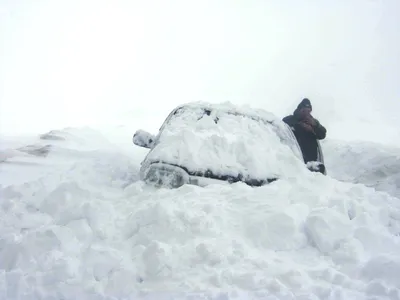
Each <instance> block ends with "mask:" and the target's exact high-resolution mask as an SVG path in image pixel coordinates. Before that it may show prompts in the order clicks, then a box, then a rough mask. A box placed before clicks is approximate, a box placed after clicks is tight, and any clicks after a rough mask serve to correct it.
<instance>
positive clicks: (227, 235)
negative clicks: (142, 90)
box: [0, 117, 400, 300]
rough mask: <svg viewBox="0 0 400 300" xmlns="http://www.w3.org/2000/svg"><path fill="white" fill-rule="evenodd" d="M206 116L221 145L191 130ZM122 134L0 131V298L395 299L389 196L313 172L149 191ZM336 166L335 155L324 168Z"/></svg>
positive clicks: (395, 234)
mask: <svg viewBox="0 0 400 300" xmlns="http://www.w3.org/2000/svg"><path fill="white" fill-rule="evenodd" d="M203 122H204V123H203ZM232 122H239V121H236V119H229V118H227V119H225V120H223V118H222V119H221V124H222V125H223V126H226V127H224V128H229V126H230V124H232ZM241 122H243V123H242V125H243V126H248V128H249V131H251V130H254V131H252V134H253V135H254V136H255V135H257V134H259V131H260V130H261V129H260V128H255V127H253V126H251V122H250V121H241ZM212 123H213V120H212V117H209V118H204V120H203V121H202V122H200V123H199V125H198V126H199V127H198V131H197V132H199V134H200V133H201V134H203V135H204V136H206V137H208V138H210V139H212V138H213V139H216V140H219V141H220V139H221V136H219V135H218V134H217V130H218V129H217V128H215V129H214V131H212V132H209V131H208V130H204V131H202V128H205V127H206V125H204V124H207V126H209V125H210V124H212ZM202 126H204V127H202ZM243 128H244V127H243ZM120 134H121V133H119V131H116V132H114V133H113V131H112V130H109V131H108V132H107V134H105V133H104V134H103V133H101V132H98V131H95V130H92V129H89V128H81V129H78V128H75V129H74V128H68V129H65V130H60V131H55V132H52V133H51V134H50V133H49V134H46V135H44V136H42V137H41V138H31V139H20V140H18V141H16V140H10V139H3V140H2V141H1V145H2V146H1V147H2V155H3V156H2V157H3V161H2V163H0V182H1V186H0V198H1V202H0V299H138V298H140V299H238V298H241V299H245V298H246V299H254V298H257V299H335V300H336V299H400V281H399V279H398V278H399V276H398V270H399V268H400V256H399V253H400V239H399V235H400V202H399V199H398V198H396V197H394V196H392V195H390V194H388V193H386V192H383V191H377V190H375V189H374V188H370V187H366V186H365V185H363V184H361V183H351V182H342V181H339V180H336V179H334V178H332V177H330V176H323V175H321V174H318V173H312V172H306V173H304V174H299V175H297V176H295V175H293V176H291V177H288V178H283V179H281V180H278V181H276V182H273V183H271V184H269V185H266V186H263V187H259V188H252V187H249V186H247V185H245V184H243V183H235V184H232V185H219V184H212V185H209V186H206V187H204V188H202V187H198V186H192V185H184V186H182V187H181V188H179V189H176V190H171V189H163V188H158V189H155V188H154V187H151V186H147V185H145V184H144V183H143V182H141V181H140V180H138V170H139V164H140V161H141V160H142V159H143V157H144V155H145V154H146V153H147V152H146V151H144V152H143V148H139V147H136V146H134V145H133V144H132V139H131V138H129V136H127V138H126V139H125V137H124V141H117V140H118V138H116V137H117V136H119V135H120ZM174 134H175V132H173V131H171V132H170V133H169V135H168V137H169V138H173V137H176V138H177V142H179V143H183V141H182V140H178V136H177V135H176V134H175V135H174ZM185 134H186V135H188V136H189V138H188V139H187V140H184V141H186V142H188V141H193V139H191V138H190V135H191V133H190V132H186V133H185ZM239 134H243V135H244V132H239ZM226 139H227V140H226V141H221V145H228V140H229V141H232V142H235V143H236V144H234V145H235V147H239V145H241V147H242V148H240V147H239V148H240V151H245V150H246V149H247V148H246V147H250V146H251V145H254V143H253V144H246V143H250V142H251V141H250V139H249V140H246V141H245V142H246V143H245V142H244V141H243V142H242V141H235V140H234V139H233V137H231V136H229V135H228V137H226ZM271 141H273V142H275V141H276V140H274V139H272V140H271ZM125 142H126V143H129V145H128V144H124V143H125ZM271 143H272V142H271ZM332 143H333V142H332ZM28 145H34V146H29V147H26V146H28ZM336 145H337V146H338V147H339V148H340V144H339V143H337V144H336ZM183 146H184V145H183V144H182V147H183ZM198 146H199V145H196V144H195V145H193V144H188V145H186V147H187V149H189V150H191V151H194V150H198V148H197V147H198ZM265 147H266V148H263V147H257V149H259V150H257V151H264V150H265V151H268V149H269V148H268V147H269V146H265ZM271 147H272V145H271ZM21 149H22V150H21ZM35 149H36V150H35ZM38 149H39V150H38ZM40 149H45V151H42V150H40ZM327 149H328V150H329V149H332V147H331V148H329V147H327ZM145 150H146V149H145ZM235 150H236V151H238V150H239V149H238V148H235ZM355 150H356V145H355V146H354V148H353V151H355ZM233 151H234V149H232V153H233ZM42 153H45V155H42ZM188 155H189V151H188ZM197 155H199V156H200V157H201V155H202V154H201V153H197ZM253 155H254V156H257V155H259V157H262V154H260V153H253ZM359 155H360V156H363V155H366V156H371V155H377V156H378V155H379V154H377V153H374V152H371V153H370V152H367V153H364V152H362V153H361V152H360V153H359ZM199 156H196V155H195V156H194V157H199ZM326 157H327V158H329V157H331V159H333V157H335V156H332V153H331V152H330V151H326ZM210 159H220V157H218V155H216V156H215V157H212V158H210ZM248 159H249V160H250V162H251V163H255V162H256V160H253V158H248ZM377 160H379V158H377ZM360 161H362V159H360V160H359V163H360ZM279 162H280V164H281V165H282V164H283V166H282V168H283V167H285V168H287V169H288V170H293V168H294V167H293V164H294V165H295V164H296V160H295V159H292V160H290V161H288V162H285V160H283V159H280V160H279ZM249 165H251V164H249ZM368 166H369V165H365V166H363V167H364V168H365V170H366V169H367V167H368ZM345 167H346V166H344V165H343V163H342V161H341V160H340V159H339V158H337V160H336V161H334V162H332V164H331V167H330V170H331V173H332V174H340V172H341V171H340V170H341V168H345ZM393 189H395V187H393Z"/></svg>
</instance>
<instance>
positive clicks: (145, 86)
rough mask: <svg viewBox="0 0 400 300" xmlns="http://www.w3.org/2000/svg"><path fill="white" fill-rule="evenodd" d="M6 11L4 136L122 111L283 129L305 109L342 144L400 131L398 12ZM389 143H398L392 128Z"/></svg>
mask: <svg viewBox="0 0 400 300" xmlns="http://www.w3.org/2000/svg"><path fill="white" fill-rule="evenodd" d="M0 7H1V8H0V132H1V133H17V132H28V131H43V130H46V129H49V128H58V127H63V126H76V125H83V124H91V123H96V122H99V121H106V120H107V115H108V114H113V115H115V114H116V113H117V112H118V111H129V112H130V113H131V115H132V117H135V115H136V114H142V113H143V114H148V113H149V111H153V112H154V116H160V117H159V118H161V120H160V122H161V121H162V119H163V118H164V116H165V115H166V114H167V113H168V112H169V111H170V110H171V109H172V108H173V107H174V106H176V105H178V104H180V103H182V102H190V101H197V100H203V101H210V102H223V101H231V102H233V103H237V104H243V103H246V104H250V105H252V106H255V107H261V108H265V109H267V110H269V111H272V112H274V113H276V114H277V115H279V116H282V117H283V116H284V115H285V114H288V113H291V112H292V111H293V109H294V108H295V106H296V105H297V103H298V102H299V101H300V100H301V99H302V98H303V97H309V98H310V99H311V101H312V103H313V105H314V112H313V113H314V115H315V117H317V118H319V119H320V121H321V122H323V123H325V124H326V125H327V126H328V130H329V129H330V132H331V133H332V135H333V136H334V137H338V136H340V135H341V134H342V130H345V131H346V133H347V134H350V133H351V132H352V130H353V134H357V130H359V129H363V130H364V131H365V132H364V135H365V137H367V136H368V130H369V129H370V128H378V127H379V128H380V129H379V131H381V132H382V130H381V128H382V125H385V124H386V125H394V126H397V123H396V122H395V121H396V120H395V118H396V117H397V112H398V111H399V109H400V84H399V82H400V80H399V79H400V35H399V34H398V30H399V28H400V21H399V20H400V1H398V0H381V1H373V0H338V1H328V0H324V1H322V0H290V1H289V0H276V1H275V0H270V1H267V0H265V1H262V0H243V1H238V0H236V1H233V0H232V1H228V0H226V1H225V0H214V1H203V0H202V1H189V0H181V1H176V0H169V1H161V0H154V1H145V0H143V1H135V0H132V1H128V0H126V1H122V0H116V1H105V0H100V1H89V0H84V1H78V0H72V1H70V0H68V1H55V0H41V1H22V0H20V1H11V0H10V1H5V0H0ZM371 121H374V122H375V123H374V124H371ZM350 122H353V123H350ZM354 124H356V125H354ZM157 125H158V124H157ZM346 126H347V128H346ZM349 127H352V128H349ZM349 132H350V133H349ZM343 134H344V132H343ZM385 134H386V136H387V139H390V138H393V137H400V135H399V134H398V128H397V127H396V128H395V127H393V126H392V127H390V128H388V130H387V131H385ZM380 135H382V133H380Z"/></svg>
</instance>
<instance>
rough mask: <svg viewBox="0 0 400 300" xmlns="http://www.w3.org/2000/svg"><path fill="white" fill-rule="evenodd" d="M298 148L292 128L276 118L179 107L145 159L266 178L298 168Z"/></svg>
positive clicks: (231, 174)
mask: <svg viewBox="0 0 400 300" xmlns="http://www.w3.org/2000/svg"><path fill="white" fill-rule="evenodd" d="M298 151H299V149H298V146H297V144H296V143H295V140H294V138H293V135H291V132H290V130H289V129H288V128H287V127H285V125H284V124H282V123H281V122H280V120H277V119H276V118H272V117H271V118H263V117H260V116H257V115H256V114H253V115H249V114H244V113H240V112H237V111H230V110H223V109H212V108H205V107H182V108H179V109H177V110H176V111H175V112H174V113H173V114H172V116H170V117H169V119H168V120H167V121H166V123H165V124H164V125H163V127H162V128H161V130H160V133H159V137H158V141H157V145H156V147H155V148H154V149H153V151H152V152H151V153H149V157H148V158H149V159H150V160H157V161H163V162H167V163H171V164H176V165H180V166H185V168H187V169H189V170H192V171H200V172H206V171H211V172H213V173H214V174H225V175H229V176H238V175H240V176H244V177H250V178H266V177H277V176H278V177H282V175H284V174H287V175H289V174H290V173H292V172H293V168H297V169H298V168H299V166H300V164H302V162H301V159H299V158H301V154H300V153H299V152H298ZM303 167H304V165H303Z"/></svg>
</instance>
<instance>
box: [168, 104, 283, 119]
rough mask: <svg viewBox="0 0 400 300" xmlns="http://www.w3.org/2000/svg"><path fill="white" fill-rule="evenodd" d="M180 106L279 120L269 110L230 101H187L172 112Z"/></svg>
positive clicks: (179, 107)
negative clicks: (239, 104)
mask: <svg viewBox="0 0 400 300" xmlns="http://www.w3.org/2000/svg"><path fill="white" fill-rule="evenodd" d="M182 108H194V109H195V108H201V109H205V110H213V111H218V112H225V113H230V114H235V115H241V116H244V117H250V118H252V119H255V120H263V121H265V122H268V123H274V122H278V123H279V122H280V121H281V119H279V118H277V117H276V116H275V115H274V114H272V113H271V112H268V111H266V110H264V109H260V108H253V107H250V106H248V105H242V106H238V105H234V104H232V103H231V102H224V103H209V102H204V101H195V102H188V103H184V104H182V105H179V106H177V107H176V108H175V109H174V110H173V111H172V113H174V112H176V111H177V110H179V109H182Z"/></svg>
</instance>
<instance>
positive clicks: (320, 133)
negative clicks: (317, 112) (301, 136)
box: [314, 119, 326, 140]
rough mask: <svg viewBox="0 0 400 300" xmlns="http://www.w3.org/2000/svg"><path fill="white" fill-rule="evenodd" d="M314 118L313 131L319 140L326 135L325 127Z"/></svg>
mask: <svg viewBox="0 0 400 300" xmlns="http://www.w3.org/2000/svg"><path fill="white" fill-rule="evenodd" d="M314 120H315V125H314V132H315V136H316V137H317V139H319V140H323V139H324V138H325V137H326V128H325V127H324V126H322V125H321V123H320V122H319V121H318V120H317V119H314Z"/></svg>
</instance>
